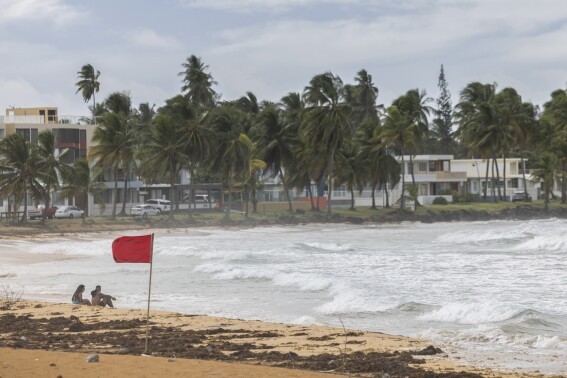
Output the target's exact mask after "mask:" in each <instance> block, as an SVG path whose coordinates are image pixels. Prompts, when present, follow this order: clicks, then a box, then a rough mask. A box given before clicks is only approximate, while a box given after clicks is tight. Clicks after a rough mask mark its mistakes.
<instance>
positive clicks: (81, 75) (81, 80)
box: [75, 64, 100, 122]
mask: <svg viewBox="0 0 567 378" xmlns="http://www.w3.org/2000/svg"><path fill="white" fill-rule="evenodd" d="M99 77H100V71H99V70H95V69H94V67H93V66H92V65H90V64H85V65H84V66H83V67H81V70H80V71H79V72H77V79H78V81H77V82H76V83H75V86H77V92H75V93H79V92H81V96H83V101H85V102H89V101H90V100H91V98H92V99H93V107H92V113H93V122H95V116H96V114H95V113H96V99H95V93H97V92H98V91H99V89H100V82H99V81H98V78H99Z"/></svg>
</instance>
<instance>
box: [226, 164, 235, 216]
mask: <svg viewBox="0 0 567 378" xmlns="http://www.w3.org/2000/svg"><path fill="white" fill-rule="evenodd" d="M233 172H234V166H233V165H231V166H230V175H229V176H228V208H227V209H226V211H225V212H224V219H230V209H231V206H232V174H233Z"/></svg>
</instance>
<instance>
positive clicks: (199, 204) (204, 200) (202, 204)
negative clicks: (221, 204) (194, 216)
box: [183, 194, 215, 209]
mask: <svg viewBox="0 0 567 378" xmlns="http://www.w3.org/2000/svg"><path fill="white" fill-rule="evenodd" d="M193 199H194V200H193V202H192V201H191V196H185V197H183V202H189V204H190V206H191V207H195V208H197V209H202V208H208V207H209V195H208V194H195V195H194V196H193ZM214 204H215V201H211V203H210V205H211V207H214Z"/></svg>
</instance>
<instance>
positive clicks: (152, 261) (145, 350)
mask: <svg viewBox="0 0 567 378" xmlns="http://www.w3.org/2000/svg"><path fill="white" fill-rule="evenodd" d="M153 264H154V234H153V233H152V248H151V252H150V284H149V288H148V312H147V314H146V348H145V349H144V354H147V353H148V337H149V335H150V327H149V326H150V295H151V293H152V266H153Z"/></svg>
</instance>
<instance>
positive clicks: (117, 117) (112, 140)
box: [89, 113, 136, 218]
mask: <svg viewBox="0 0 567 378" xmlns="http://www.w3.org/2000/svg"><path fill="white" fill-rule="evenodd" d="M92 139H93V142H94V143H95V144H94V145H93V146H92V147H91V149H90V151H89V160H91V161H94V162H95V163H94V166H93V170H94V173H95V174H96V175H99V174H102V173H103V172H104V170H106V169H109V168H110V169H111V170H112V177H113V180H114V203H113V206H112V217H113V218H115V217H116V207H117V204H118V170H119V169H120V168H124V167H126V168H127V167H129V165H130V164H131V161H129V160H128V159H132V156H133V148H134V146H135V144H136V134H135V132H134V129H133V128H132V127H129V126H128V118H127V117H126V115H124V114H121V113H106V114H105V115H104V116H102V118H100V122H99V125H98V126H97V128H96V129H95V130H94V133H93V138H92ZM124 174H125V175H126V176H127V172H126V171H125V172H124ZM124 191H126V187H125V188H124ZM124 202H125V201H124Z"/></svg>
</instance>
